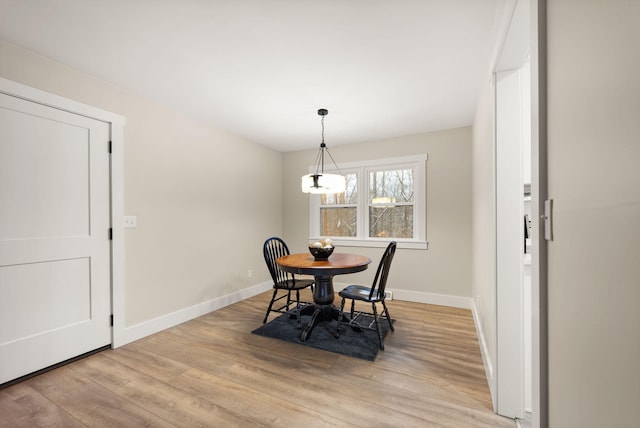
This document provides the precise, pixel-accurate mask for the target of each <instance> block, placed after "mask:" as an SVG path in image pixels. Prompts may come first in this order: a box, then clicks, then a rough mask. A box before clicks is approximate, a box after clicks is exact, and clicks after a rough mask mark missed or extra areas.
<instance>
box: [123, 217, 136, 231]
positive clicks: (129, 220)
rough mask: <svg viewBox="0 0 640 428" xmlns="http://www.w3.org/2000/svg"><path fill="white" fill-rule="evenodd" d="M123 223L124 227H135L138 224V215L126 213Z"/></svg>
mask: <svg viewBox="0 0 640 428" xmlns="http://www.w3.org/2000/svg"><path fill="white" fill-rule="evenodd" d="M123 224H124V228H125V229H135V228H136V227H137V226H138V217H136V216H134V215H126V216H124V223H123Z"/></svg>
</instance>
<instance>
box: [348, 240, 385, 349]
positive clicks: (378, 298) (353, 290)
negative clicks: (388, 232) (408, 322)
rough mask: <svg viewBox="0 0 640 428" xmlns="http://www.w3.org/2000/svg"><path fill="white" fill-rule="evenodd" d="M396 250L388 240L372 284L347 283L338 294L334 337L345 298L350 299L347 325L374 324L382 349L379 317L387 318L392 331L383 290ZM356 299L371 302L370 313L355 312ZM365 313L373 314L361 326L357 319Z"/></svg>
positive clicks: (359, 326) (357, 326)
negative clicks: (337, 313) (340, 300)
mask: <svg viewBox="0 0 640 428" xmlns="http://www.w3.org/2000/svg"><path fill="white" fill-rule="evenodd" d="M395 252H396V243H395V242H394V241H392V242H390V243H389V245H387V249H386V250H385V251H384V254H383V255H382V259H380V264H379V265H378V270H377V271H376V276H375V278H374V279H373V285H372V286H371V287H365V286H362V285H349V286H348V287H346V288H344V289H343V290H342V291H340V293H338V295H339V296H340V297H342V303H341V304H340V314H339V315H338V327H337V332H336V337H339V336H340V327H341V325H342V319H343V318H344V304H345V301H346V299H351V320H350V321H349V325H350V326H352V327H355V328H371V325H372V324H375V328H376V331H377V332H378V339H379V340H380V349H384V343H383V338H382V330H381V329H380V322H379V318H382V316H383V315H384V317H385V318H386V319H387V322H388V323H389V328H390V329H391V330H392V331H393V323H392V322H391V316H390V315H389V309H388V308H387V304H386V303H385V302H384V299H385V293H384V290H385V288H386V286H387V277H388V276H389V268H390V267H391V261H392V260H393V255H394V254H395ZM356 300H360V301H362V302H368V303H371V307H372V313H370V314H369V313H367V312H358V313H357V314H356V313H355V302H356ZM377 303H382V308H383V313H382V314H380V316H378V311H377V309H376V304H377ZM362 314H367V315H372V316H373V321H372V322H371V323H370V324H369V326H368V327H363V326H361V325H360V324H359V323H358V321H357V319H358V317H359V316H360V315H362Z"/></svg>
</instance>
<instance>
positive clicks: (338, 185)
mask: <svg viewBox="0 0 640 428" xmlns="http://www.w3.org/2000/svg"><path fill="white" fill-rule="evenodd" d="M327 114H329V111H328V110H327V109H324V108H321V109H319V110H318V115H319V116H320V117H321V118H322V119H320V122H321V123H322V143H320V150H319V151H318V155H317V156H316V161H315V165H316V171H315V173H313V174H307V175H303V176H302V183H301V184H302V191H303V192H304V193H316V194H326V193H342V192H344V191H345V189H346V188H347V181H346V179H345V178H344V176H343V175H339V174H326V173H325V172H324V153H325V152H327V154H328V155H329V158H331V161H332V162H333V165H334V166H335V167H336V170H338V172H340V168H338V165H336V161H334V160H333V156H331V153H329V149H328V148H327V145H326V144H325V143H324V117H325V116H326V115H327Z"/></svg>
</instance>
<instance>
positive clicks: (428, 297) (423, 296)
mask: <svg viewBox="0 0 640 428" xmlns="http://www.w3.org/2000/svg"><path fill="white" fill-rule="evenodd" d="M348 285H349V284H343V283H335V282H334V283H333V288H334V290H335V291H336V293H337V292H338V291H340V290H342V289H343V288H345V287H346V286H348ZM387 291H391V292H392V293H393V300H404V301H407V302H414V303H426V304H429V305H438V306H450V307H452V308H460V309H471V302H472V300H471V297H463V296H453V295H450V294H437V293H427V292H424V291H411V290H401V289H398V288H387Z"/></svg>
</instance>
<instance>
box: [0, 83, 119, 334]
mask: <svg viewBox="0 0 640 428" xmlns="http://www.w3.org/2000/svg"><path fill="white" fill-rule="evenodd" d="M0 92H2V93H5V94H8V95H11V96H14V97H18V98H21V99H23V100H27V101H31V102H35V103H38V104H41V105H45V106H48V107H51V108H55V109H57V110H62V111H67V112H69V113H73V114H77V115H80V116H84V117H89V118H91V119H95V120H99V121H101V122H105V123H108V124H109V128H110V138H111V143H112V154H111V165H110V186H111V213H110V214H111V227H112V229H113V239H112V241H111V311H112V314H113V318H114V321H113V329H112V332H111V334H112V337H111V344H112V346H113V347H117V346H120V345H122V344H123V343H122V334H123V329H124V323H125V316H124V313H125V311H124V307H125V302H124V299H125V292H124V290H125V279H124V234H123V233H122V220H123V215H124V178H123V177H124V156H123V153H124V132H123V128H124V125H125V122H126V119H125V117H124V116H121V115H118V114H115V113H111V112H109V111H106V110H102V109H99V108H96V107H93V106H90V105H87V104H83V103H80V102H78V101H74V100H71V99H68V98H64V97H61V96H59V95H55V94H52V93H50V92H45V91H42V90H40V89H36V88H32V87H30V86H27V85H23V84H22V83H18V82H14V81H12V80H8V79H5V78H2V77H0Z"/></svg>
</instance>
